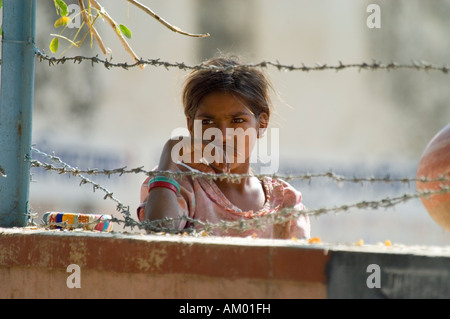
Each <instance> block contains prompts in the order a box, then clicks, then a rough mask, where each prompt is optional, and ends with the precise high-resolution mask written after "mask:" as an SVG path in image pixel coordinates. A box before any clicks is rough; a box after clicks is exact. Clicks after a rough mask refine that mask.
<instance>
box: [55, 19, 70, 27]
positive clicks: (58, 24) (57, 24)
mask: <svg viewBox="0 0 450 319" xmlns="http://www.w3.org/2000/svg"><path fill="white" fill-rule="evenodd" d="M69 22H70V18H69V17H61V18H59V19H58V20H56V21H55V24H54V26H55V28H59V27H62V26H64V25H67V24H68V23H69Z"/></svg>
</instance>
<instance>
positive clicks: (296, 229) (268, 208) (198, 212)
mask: <svg viewBox="0 0 450 319" xmlns="http://www.w3.org/2000/svg"><path fill="white" fill-rule="evenodd" d="M188 168H189V167H187V165H186V166H182V165H178V170H179V171H180V172H183V171H187V170H188ZM190 170H192V171H195V170H194V169H193V168H190ZM150 179H151V178H150V177H147V178H146V179H145V181H144V182H143V183H142V185H141V196H140V199H141V204H140V205H139V207H138V209H137V215H138V218H139V220H140V221H143V220H144V219H145V217H144V216H145V213H144V211H145V209H144V208H145V204H146V201H147V196H148V182H149V181H150ZM177 181H178V183H179V184H180V195H178V196H177V199H178V204H179V205H180V208H181V211H182V213H183V214H184V215H186V216H189V217H190V218H192V219H196V220H200V221H203V222H209V223H212V224H218V223H220V222H221V221H229V222H232V221H237V220H241V219H251V218H254V217H263V216H265V215H268V214H276V213H278V212H279V211H280V210H282V209H283V208H293V209H294V210H296V211H298V210H304V209H305V207H304V206H303V204H302V196H301V194H300V192H299V191H297V190H296V189H294V188H293V187H292V186H291V185H289V184H288V183H287V182H285V181H283V180H281V179H273V178H271V177H264V178H263V179H262V180H261V183H262V185H263V188H264V191H265V195H266V202H265V204H264V206H263V208H262V209H261V210H259V211H256V212H254V211H242V210H241V209H240V208H238V207H237V206H235V205H234V204H233V203H231V202H230V201H229V200H228V198H227V197H226V196H225V195H224V194H223V193H222V191H221V190H220V189H219V187H218V186H217V185H216V184H215V183H214V181H213V180H210V179H208V178H204V177H195V178H192V177H190V176H182V177H181V178H178V179H177ZM190 226H191V225H190V223H189V222H188V221H186V220H184V221H183V222H182V225H181V228H186V227H190ZM310 231H311V226H310V221H309V217H308V215H306V214H300V215H299V216H298V217H296V218H295V219H292V218H291V219H288V221H286V222H282V223H276V224H273V223H264V226H262V227H257V228H253V229H251V230H245V231H242V230H239V229H236V228H235V227H233V228H230V229H227V230H222V229H220V228H218V227H216V228H214V231H213V234H212V235H216V236H239V237H246V236H253V237H258V238H280V239H291V238H292V237H295V238H299V239H300V238H309V237H310Z"/></svg>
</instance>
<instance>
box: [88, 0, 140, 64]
mask: <svg viewBox="0 0 450 319" xmlns="http://www.w3.org/2000/svg"><path fill="white" fill-rule="evenodd" d="M89 1H90V2H91V3H92V5H93V6H94V8H96V9H97V10H98V11H99V12H100V14H101V15H102V16H103V17H104V18H105V19H106V20H107V21H108V22H109V24H110V25H111V27H112V28H113V29H114V32H115V33H116V35H117V36H118V37H119V40H120V42H122V45H123V46H124V48H125V50H126V51H127V52H128V53H129V54H130V55H131V56H132V57H133V59H134V61H135V62H136V63H138V62H140V59H139V58H138V56H137V55H136V53H134V51H133V49H132V48H131V47H130V45H129V44H128V42H127V40H125V38H124V37H123V35H122V33H121V32H120V29H119V25H118V24H117V23H116V22H115V21H114V20H113V18H111V17H110V15H109V14H108V13H107V12H106V11H105V9H104V8H103V7H102V6H101V5H100V4H99V3H98V2H97V1H96V0H89ZM144 67H145V66H144V65H143V64H140V65H139V68H140V69H141V70H142V69H144Z"/></svg>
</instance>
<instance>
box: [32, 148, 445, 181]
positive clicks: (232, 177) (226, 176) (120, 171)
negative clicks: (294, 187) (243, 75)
mask: <svg viewBox="0 0 450 319" xmlns="http://www.w3.org/2000/svg"><path fill="white" fill-rule="evenodd" d="M39 152H40V151H39ZM40 153H41V155H43V154H42V152H40ZM46 156H47V157H49V158H50V159H53V157H54V159H55V160H56V161H58V160H59V158H58V157H57V156H53V155H48V154H46ZM31 165H32V166H33V167H36V168H38V167H40V168H43V169H45V170H47V171H54V172H57V173H58V174H70V175H74V176H76V175H79V174H87V175H106V176H107V177H111V176H112V175H119V176H122V175H124V174H145V175H147V176H149V177H154V176H160V175H164V176H167V177H171V178H181V177H184V176H189V177H192V178H200V177H202V178H206V179H209V180H228V181H229V182H232V183H233V182H239V181H240V180H241V179H243V178H248V177H257V178H259V179H261V178H264V177H271V178H273V179H282V180H285V181H287V182H288V181H292V180H303V181H307V182H310V181H311V180H312V179H315V178H328V179H331V180H333V181H334V182H336V183H342V182H348V183H357V184H359V183H365V182H367V183H376V182H382V183H403V184H411V183H416V182H421V183H435V182H450V177H448V176H446V175H445V174H443V175H442V176H440V177H437V178H427V177H425V176H424V177H413V178H411V177H391V176H390V175H386V176H384V177H356V176H353V177H346V176H343V175H339V174H336V173H334V172H333V171H328V172H324V173H306V174H297V175H292V174H276V173H274V174H230V173H220V174H216V173H206V172H201V171H189V172H172V171H159V170H156V171H147V170H145V169H144V168H143V166H140V167H136V168H132V169H127V168H126V167H121V168H115V169H103V170H98V169H85V170H82V169H79V168H73V167H70V168H68V167H66V166H62V167H58V166H54V165H52V164H50V163H43V162H40V161H38V160H32V161H31Z"/></svg>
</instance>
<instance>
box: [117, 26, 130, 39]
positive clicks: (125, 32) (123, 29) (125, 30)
mask: <svg viewBox="0 0 450 319" xmlns="http://www.w3.org/2000/svg"><path fill="white" fill-rule="evenodd" d="M119 28H120V32H122V34H123V35H124V36H126V37H127V38H128V39H131V31H130V29H128V28H127V27H126V26H124V25H123V24H121V25H120V26H119Z"/></svg>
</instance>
